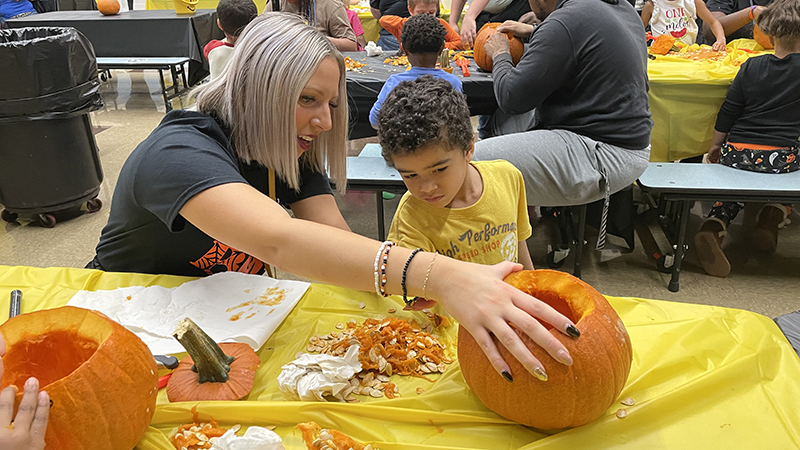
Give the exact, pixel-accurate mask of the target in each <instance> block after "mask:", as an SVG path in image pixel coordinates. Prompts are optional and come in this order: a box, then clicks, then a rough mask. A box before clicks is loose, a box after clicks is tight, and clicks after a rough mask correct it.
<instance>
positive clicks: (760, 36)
mask: <svg viewBox="0 0 800 450" xmlns="http://www.w3.org/2000/svg"><path fill="white" fill-rule="evenodd" d="M753 39H755V40H756V42H758V45H760V46H762V47H764V48H765V49H772V48H775V46H774V45H772V42H770V41H769V36H767V35H766V34H764V32H763V31H761V27H759V26H758V25H756V26H754V27H753Z"/></svg>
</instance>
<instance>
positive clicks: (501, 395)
mask: <svg viewBox="0 0 800 450" xmlns="http://www.w3.org/2000/svg"><path fill="white" fill-rule="evenodd" d="M505 281H506V282H507V283H509V284H511V285H512V286H514V287H516V288H517V289H520V290H521V291H523V292H527V293H529V294H531V295H533V296H535V297H536V298H538V299H540V300H542V301H544V302H546V303H547V304H549V305H550V306H552V307H553V308H555V309H556V310H557V311H559V312H560V313H562V314H564V315H565V316H567V317H568V318H570V319H571V320H572V321H573V322H574V323H575V326H576V327H577V328H578V330H579V331H580V332H581V335H580V337H579V338H572V337H569V336H567V335H566V334H564V333H562V332H560V331H557V330H555V329H553V328H552V327H551V326H550V325H549V324H544V325H545V326H546V327H547V328H548V329H549V331H550V333H551V334H552V335H553V336H555V338H556V339H558V340H559V341H561V342H562V343H563V344H564V346H565V347H566V348H567V350H568V351H569V353H570V355H571V356H572V359H573V360H574V364H573V365H572V366H565V365H563V364H561V363H559V362H557V361H556V360H554V359H553V358H552V357H550V355H549V354H548V353H547V352H545V351H544V350H543V349H542V348H541V347H539V346H538V345H536V344H535V343H534V342H533V341H531V340H530V339H529V338H528V337H527V336H526V335H524V333H522V332H521V331H517V334H518V335H519V336H520V338H521V339H522V341H523V342H524V343H525V345H526V346H527V347H528V348H529V349H530V350H531V353H533V355H534V356H535V357H536V358H537V359H538V360H539V361H541V363H542V364H543V365H544V368H545V371H546V372H547V375H548V380H547V381H545V382H542V381H539V380H537V379H536V378H534V376H533V375H531V374H530V373H528V371H527V370H525V368H523V367H522V365H521V364H520V363H519V361H517V360H516V359H515V358H514V357H513V356H512V355H511V354H510V353H509V352H508V351H507V350H506V349H505V348H504V347H503V346H502V345H500V344H499V343H498V345H497V347H498V349H499V350H500V354H501V355H502V356H503V358H504V359H505V360H506V362H507V363H508V365H509V366H510V368H511V372H512V374H513V376H514V382H513V383H509V382H507V381H505V380H504V379H503V378H502V377H501V376H500V375H498V374H497V372H496V371H495V370H494V368H492V366H491V364H490V363H489V360H488V359H487V358H486V355H485V354H484V353H483V351H482V350H481V348H480V347H479V346H478V344H477V342H475V339H474V338H473V337H472V335H470V334H469V332H467V331H466V330H465V329H464V328H459V331H458V360H459V362H460V363H461V372H462V373H463V374H464V379H466V381H467V384H468V385H469V387H470V388H471V389H472V391H473V392H474V393H475V395H477V396H478V398H479V399H480V400H481V401H482V402H483V403H484V404H485V405H486V406H487V407H488V408H489V409H491V410H492V411H494V412H496V413H497V414H500V415H501V416H503V417H505V418H507V419H510V420H513V421H515V422H519V423H521V424H523V425H527V426H531V427H536V428H540V429H547V430H552V429H558V428H566V427H577V426H580V425H584V424H587V423H589V422H591V421H593V420H595V419H597V418H598V417H600V416H601V415H602V414H603V413H604V412H605V411H606V410H607V409H608V407H609V406H611V405H612V404H613V403H614V400H615V399H616V398H617V396H618V395H619V393H620V391H622V388H623V386H624V385H625V381H626V380H627V378H628V372H629V371H630V368H631V359H632V353H631V343H630V339H629V338H628V333H627V331H626V330H625V325H623V323H622V320H620V318H619V316H617V313H616V312H615V311H614V309H613V308H612V307H611V305H609V304H608V301H606V299H605V297H603V296H602V295H601V294H600V293H599V292H597V291H596V290H594V289H593V288H592V287H591V286H589V285H588V284H586V283H584V282H583V281H581V280H579V279H577V278H575V277H573V276H572V275H569V274H567V273H564V272H558V271H554V270H535V271H521V272H516V273H513V274H511V275H509V276H508V277H506V279H505Z"/></svg>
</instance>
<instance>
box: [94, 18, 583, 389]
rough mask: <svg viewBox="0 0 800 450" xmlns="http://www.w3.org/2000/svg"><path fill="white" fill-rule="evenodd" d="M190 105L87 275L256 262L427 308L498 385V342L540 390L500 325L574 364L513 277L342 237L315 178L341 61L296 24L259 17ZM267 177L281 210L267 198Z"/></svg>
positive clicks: (341, 155) (141, 169) (327, 149)
mask: <svg viewBox="0 0 800 450" xmlns="http://www.w3.org/2000/svg"><path fill="white" fill-rule="evenodd" d="M196 95H197V104H198V110H199V111H198V112H190V111H173V112H171V113H169V114H167V116H166V117H165V118H164V120H163V121H162V123H161V124H160V125H159V126H158V128H156V129H155V130H154V131H153V133H152V134H151V135H150V137H148V138H147V139H145V141H144V142H142V143H141V144H140V145H139V146H138V147H137V148H136V149H135V150H134V151H133V153H132V154H131V156H130V158H129V159H128V161H127V162H126V163H125V165H124V167H123V168H122V172H121V174H120V177H119V181H118V183H117V187H116V190H115V192H114V198H113V202H112V205H111V215H110V217H109V221H108V225H107V226H106V228H105V229H104V230H103V234H102V236H101V237H100V243H99V244H98V246H97V256H96V258H95V260H94V261H93V262H92V263H90V267H95V268H101V269H105V270H111V271H131V272H145V273H167V274H176V275H199V276H202V275H207V274H210V273H214V272H217V271H224V270H238V271H247V272H251V273H259V272H261V271H262V270H263V267H264V264H265V263H266V264H270V265H273V266H276V267H278V268H280V269H281V270H284V271H287V272H291V273H294V274H296V275H300V276H303V277H306V278H310V279H313V280H317V281H321V282H324V283H330V284H335V285H339V286H343V287H347V288H351V289H359V290H364V291H371V290H373V289H375V290H376V291H377V292H379V293H386V294H408V297H409V298H413V296H422V297H426V298H430V299H436V300H438V301H439V302H441V303H442V305H443V306H444V307H445V308H446V309H447V310H448V312H449V313H450V314H452V316H453V317H454V318H455V319H457V320H458V321H459V322H460V323H461V325H462V326H464V327H466V328H467V329H468V330H470V332H471V333H472V334H473V336H475V338H476V339H477V340H478V342H479V343H480V344H481V345H482V347H483V349H484V351H485V352H486V353H487V355H489V359H490V360H491V361H492V363H493V364H494V366H495V368H496V369H497V371H498V373H499V374H501V375H503V376H504V377H505V378H506V379H507V380H508V381H512V380H513V377H512V374H511V372H510V370H509V368H508V365H506V363H505V361H503V359H502V358H501V357H500V354H499V353H498V351H497V347H496V342H498V341H499V342H501V343H502V344H503V345H504V346H505V347H506V348H508V349H509V350H510V351H511V353H512V354H513V355H514V356H515V357H517V358H518V359H519V360H520V361H521V362H522V363H523V365H524V366H525V367H526V369H528V370H529V371H530V372H531V373H533V374H535V375H536V376H537V377H539V378H540V379H542V380H545V379H546V368H545V367H543V366H542V364H541V363H540V362H539V361H537V360H536V359H535V358H534V357H533V355H532V354H531V353H530V352H529V351H528V350H527V348H526V347H525V346H524V345H523V343H522V341H521V340H520V339H519V337H518V336H517V335H516V333H515V332H514V331H513V329H512V328H511V326H509V322H511V323H513V324H514V325H515V326H516V327H517V328H519V329H520V330H522V331H524V332H525V333H526V334H528V335H529V336H530V337H531V338H532V339H533V340H534V341H536V342H537V343H538V344H539V345H541V346H543V347H544V348H545V349H546V350H547V351H548V352H549V353H550V354H551V355H553V356H554V357H555V358H556V359H557V360H558V361H560V362H562V363H563V364H571V363H572V359H571V357H570V356H569V353H568V352H567V350H566V348H564V346H563V345H561V344H560V343H559V342H558V340H556V339H555V338H553V337H552V336H551V335H550V334H549V332H548V331H547V330H546V329H545V327H544V326H543V325H542V324H541V323H540V322H539V320H542V321H544V322H548V323H550V324H552V325H553V327H555V328H557V329H559V330H561V331H562V332H563V333H565V334H569V335H571V336H573V337H577V336H578V335H579V333H578V330H577V329H576V328H575V327H574V324H572V323H571V322H570V321H569V319H567V318H566V317H564V316H562V315H561V314H559V313H557V312H556V311H555V310H554V309H552V308H551V307H549V306H548V305H546V304H545V303H543V302H541V301H539V300H537V299H535V298H533V297H530V296H528V295H525V294H523V293H522V292H520V291H518V290H516V289H514V288H512V287H511V286H509V285H507V284H505V283H503V282H502V279H503V278H504V277H505V276H506V275H508V274H509V273H511V272H513V271H516V270H519V269H520V268H521V266H520V265H518V264H513V263H510V262H509V263H503V264H498V265H495V266H481V265H477V264H471V263H466V262H460V261H456V260H453V259H449V258H446V257H444V256H442V255H436V254H434V253H426V252H416V253H413V254H412V251H411V250H408V249H405V248H400V247H397V246H389V245H387V244H386V243H384V244H381V243H380V242H376V241H373V240H371V239H367V238H365V237H362V236H358V235H356V234H353V233H351V232H349V231H348V230H347V225H346V224H345V222H344V220H343V219H342V216H341V214H340V212H339V211H338V210H337V208H336V205H335V203H334V200H333V196H332V195H331V192H330V188H329V187H327V186H328V185H327V183H328V181H327V178H326V177H325V176H324V175H323V173H324V172H325V171H327V172H328V173H330V174H331V176H332V178H333V180H334V181H335V182H336V185H337V186H338V187H339V188H340V189H344V186H345V183H346V180H345V171H346V170H345V161H346V158H345V133H346V129H347V97H346V93H345V71H344V62H343V59H342V56H341V54H340V53H339V52H338V51H337V50H336V48H335V47H334V45H333V44H332V43H331V42H330V41H329V40H328V39H326V38H325V37H324V36H323V35H322V34H320V33H319V32H318V31H316V30H314V29H313V28H312V27H310V26H307V25H305V24H304V23H303V22H302V20H301V19H300V18H299V17H298V16H297V15H292V14H286V13H266V14H263V15H262V16H260V17H258V18H257V19H256V20H254V21H253V22H251V23H250V25H248V26H247V28H246V29H245V31H244V32H243V33H242V36H241V37H240V38H239V41H238V42H237V44H236V47H235V49H234V53H233V56H232V58H231V61H230V63H229V65H228V69H227V70H226V71H225V72H224V73H223V75H222V76H221V77H220V78H218V79H215V80H213V81H211V82H210V83H209V84H207V85H206V86H203V87H201V88H199V89H198V90H197V94H196ZM267 168H269V169H267ZM270 169H271V170H270ZM271 171H272V172H274V174H275V178H277V179H275V178H273V180H274V181H273V184H275V185H276V188H277V189H276V190H274V191H273V192H276V193H277V200H278V201H275V200H272V199H271V198H270V196H269V195H268V194H269V191H270V190H269V186H270V184H271V183H270V181H269V180H268V179H267V178H269V177H268V174H269V172H271ZM281 205H284V206H288V207H290V208H291V209H292V211H293V212H294V214H295V217H296V218H291V217H290V216H289V215H288V214H287V213H286V211H285V210H284V209H283V208H282V207H281ZM437 256H438V257H437ZM404 288H405V289H404ZM409 303H413V302H411V301H409ZM429 304H430V302H429V301H427V300H422V301H418V302H416V303H413V305H412V306H411V307H413V308H421V307H424V306H427V305H429ZM537 318H538V319H539V320H537ZM492 336H494V338H493V337H492ZM495 339H496V341H495Z"/></svg>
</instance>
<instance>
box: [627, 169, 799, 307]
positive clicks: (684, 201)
mask: <svg viewBox="0 0 800 450" xmlns="http://www.w3.org/2000/svg"><path fill="white" fill-rule="evenodd" d="M638 182H639V186H640V187H641V188H642V191H644V192H645V193H653V194H658V195H660V199H661V200H663V201H664V202H676V203H677V205H678V208H677V216H676V221H677V224H676V225H677V227H678V232H677V236H673V235H674V233H673V232H671V230H669V229H668V228H667V227H665V224H664V223H662V224H661V225H662V229H663V230H664V234H665V235H666V236H667V238H668V239H669V240H670V244H672V245H673V249H674V250H675V254H674V260H673V264H672V270H671V272H672V277H671V279H670V282H669V290H670V291H672V292H678V289H679V288H680V285H679V277H680V273H681V261H682V259H683V256H684V254H685V251H686V249H687V248H688V246H687V245H686V223H687V221H688V220H689V208H690V207H691V204H692V202H693V201H698V200H699V201H730V202H776V203H792V202H800V172H794V173H787V174H768V173H755V172H748V171H745V170H738V169H733V168H731V167H727V166H724V165H722V164H678V163H650V164H649V166H648V167H647V170H645V172H644V173H643V174H642V176H640V177H639V181H638ZM662 206H663V205H659V207H662Z"/></svg>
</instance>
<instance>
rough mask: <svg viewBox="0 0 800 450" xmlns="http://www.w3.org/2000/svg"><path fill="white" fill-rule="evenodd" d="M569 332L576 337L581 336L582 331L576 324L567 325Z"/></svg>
mask: <svg viewBox="0 0 800 450" xmlns="http://www.w3.org/2000/svg"><path fill="white" fill-rule="evenodd" d="M567 334H568V335H570V336H572V337H574V338H576V337H580V336H581V332H580V331H579V330H578V329H577V328H575V325H567Z"/></svg>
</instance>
